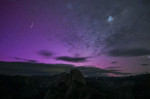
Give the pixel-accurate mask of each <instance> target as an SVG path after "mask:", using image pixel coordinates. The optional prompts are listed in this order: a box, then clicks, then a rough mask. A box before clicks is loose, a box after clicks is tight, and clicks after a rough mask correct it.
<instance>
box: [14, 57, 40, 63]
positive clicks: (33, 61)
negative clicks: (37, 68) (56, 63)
mask: <svg viewBox="0 0 150 99" xmlns="http://www.w3.org/2000/svg"><path fill="white" fill-rule="evenodd" d="M13 59H15V60H18V61H26V62H29V63H37V62H38V61H37V60H32V59H25V58H19V57H13Z"/></svg>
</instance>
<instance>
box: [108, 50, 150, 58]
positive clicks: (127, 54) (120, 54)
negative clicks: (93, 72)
mask: <svg viewBox="0 0 150 99" xmlns="http://www.w3.org/2000/svg"><path fill="white" fill-rule="evenodd" d="M108 55H110V56H114V57H134V56H143V55H150V49H144V48H136V49H113V50H111V51H109V52H108Z"/></svg>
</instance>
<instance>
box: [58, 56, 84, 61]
mask: <svg viewBox="0 0 150 99" xmlns="http://www.w3.org/2000/svg"><path fill="white" fill-rule="evenodd" d="M56 60H62V61H67V62H85V61H87V57H68V56H60V57H56Z"/></svg>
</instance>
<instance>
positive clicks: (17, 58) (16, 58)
mask: <svg viewBox="0 0 150 99" xmlns="http://www.w3.org/2000/svg"><path fill="white" fill-rule="evenodd" d="M13 59H15V60H24V59H23V58H20V57H13Z"/></svg>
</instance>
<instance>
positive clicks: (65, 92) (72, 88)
mask: <svg viewBox="0 0 150 99" xmlns="http://www.w3.org/2000/svg"><path fill="white" fill-rule="evenodd" d="M44 99H105V98H104V95H103V94H102V93H100V92H98V91H97V90H96V89H92V88H89V87H88V86H87V84H86V81H85V79H84V77H83V75H82V74H81V72H80V71H78V70H77V69H74V70H71V72H70V73H69V74H68V75H66V76H65V77H63V79H62V80H61V81H60V82H59V83H58V85H57V86H55V87H51V88H50V89H49V91H48V92H47V94H46V96H45V98H44Z"/></svg>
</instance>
